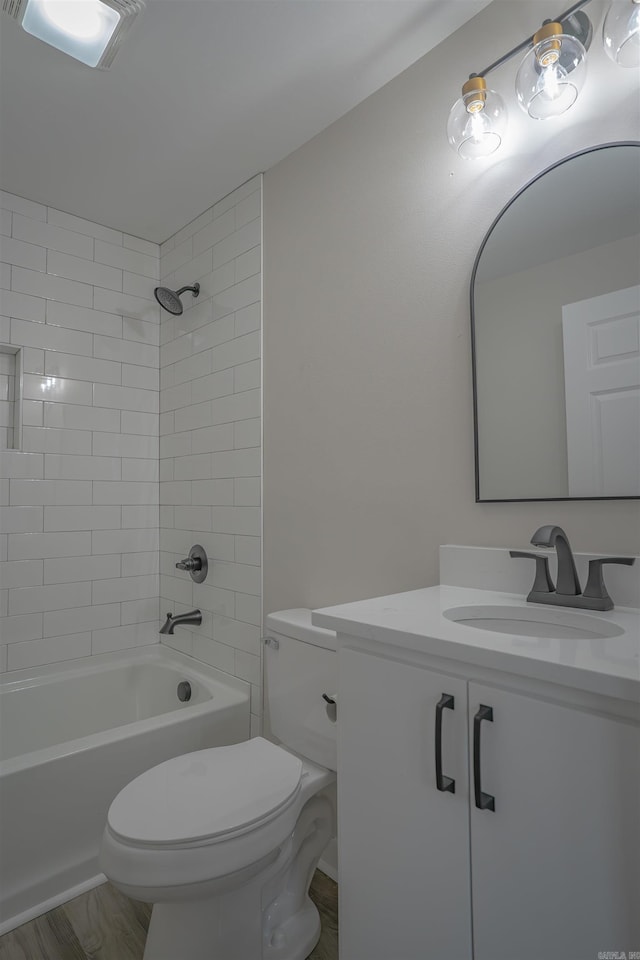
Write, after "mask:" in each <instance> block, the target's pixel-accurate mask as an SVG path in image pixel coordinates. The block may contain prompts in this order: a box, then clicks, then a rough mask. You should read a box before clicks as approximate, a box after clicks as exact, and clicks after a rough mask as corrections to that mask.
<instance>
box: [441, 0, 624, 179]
mask: <svg viewBox="0 0 640 960" xmlns="http://www.w3.org/2000/svg"><path fill="white" fill-rule="evenodd" d="M589 2H590V0H580V2H579V3H574V4H573V6H571V7H569V9H568V10H565V11H564V13H561V14H560V15H559V16H558V17H556V19H555V20H546V21H545V22H544V24H543V25H542V27H541V28H540V29H539V30H538V31H537V32H536V33H534V34H533V36H531V37H528V38H527V39H526V40H523V41H522V43H520V44H518V46H517V47H514V48H513V49H512V50H509V52H508V53H505V54H504V55H503V56H501V57H499V58H498V60H496V61H495V62H494V63H491V64H490V65H489V66H488V67H485V68H484V70H481V71H480V72H479V73H472V74H471V76H470V77H469V80H468V81H467V82H466V83H465V84H464V85H463V87H462V97H461V98H460V100H457V101H456V102H455V103H454V105H453V107H452V108H451V112H450V114H449V121H448V123H447V137H448V140H449V143H450V144H451V146H452V148H453V149H454V150H455V151H456V153H457V154H458V155H459V156H460V157H462V158H463V159H465V160H466V159H470V158H475V157H486V156H488V155H489V154H491V153H493V152H494V151H495V150H497V149H498V147H499V146H500V144H501V143H502V140H503V136H504V131H505V128H506V117H507V112H506V108H505V106H504V103H503V102H502V99H501V98H500V96H499V95H498V94H497V93H495V92H494V91H493V90H489V89H487V84H486V80H485V77H486V76H487V74H489V73H491V72H492V71H493V70H495V69H496V68H497V67H500V66H502V64H503V63H506V62H507V61H508V60H511V59H512V58H513V57H515V56H517V55H518V54H519V53H522V52H523V51H525V55H524V58H523V60H522V63H521V64H520V68H519V70H518V74H517V77H516V96H517V99H518V103H519V104H520V106H521V107H522V109H523V110H524V111H525V113H527V114H528V115H529V116H530V117H532V118H533V119H535V120H547V119H549V118H551V117H557V116H560V115H561V114H563V113H565V112H566V111H567V110H568V109H569V108H570V107H572V106H573V104H574V103H575V101H576V100H577V98H578V95H579V93H580V91H581V89H582V87H583V85H584V81H585V78H586V69H587V50H588V48H589V45H590V43H591V37H592V34H593V28H592V25H591V21H590V20H589V17H588V16H587V15H586V13H584V12H583V11H582V9H581V8H582V7H584V6H586V5H587V3H589ZM603 42H604V46H605V49H606V51H607V53H608V54H609V56H610V57H611V58H612V59H613V60H615V61H616V62H617V63H620V64H621V65H623V66H626V65H629V66H633V65H635V64H637V63H640V0H614V2H613V3H612V4H611V7H610V9H609V11H608V13H607V16H606V18H605V21H604V28H603Z"/></svg>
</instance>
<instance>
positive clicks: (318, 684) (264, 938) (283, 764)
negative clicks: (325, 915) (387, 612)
mask: <svg viewBox="0 0 640 960" xmlns="http://www.w3.org/2000/svg"><path fill="white" fill-rule="evenodd" d="M266 625H267V634H268V635H267V637H266V638H265V647H264V652H265V714H266V717H265V719H266V723H267V724H268V729H269V730H270V734H271V735H272V736H273V737H274V739H276V740H277V741H279V743H278V744H276V743H273V742H271V741H270V740H266V739H264V738H262V737H255V738H253V739H251V740H247V741H245V742H243V743H237V744H233V745H232V746H227V747H213V748H211V749H208V750H198V751H196V752H194V753H187V754H183V755H182V756H179V757H174V758H173V759H172V760H167V761H166V762H165V763H161V764H159V765H158V766H156V767H152V768H151V769H150V770H147V771H146V772H145V773H143V774H141V776H139V777H136V779H135V780H132V781H131V783H129V784H127V786H126V787H124V789H123V790H121V791H120V793H119V794H118V796H117V797H116V798H115V800H114V801H113V803H112V804H111V807H110V809H109V813H108V815H107V823H106V826H105V829H104V834H103V838H102V846H101V851H100V865H101V869H102V871H103V872H104V874H105V875H106V876H107V878H108V879H109V880H110V881H111V882H112V883H113V884H114V885H115V886H116V887H118V889H120V890H121V891H122V892H123V893H125V894H127V895H128V896H130V897H132V898H133V899H135V900H142V901H146V902H147V903H152V904H153V910H152V913H151V923H150V926H149V933H148V935H147V942H146V946H145V952H144V960H304V958H306V957H307V956H308V955H309V953H311V951H312V950H313V947H314V946H315V944H316V943H317V941H318V938H319V936H320V918H319V915H318V911H317V909H316V907H315V905H314V904H313V902H312V901H311V900H310V898H309V894H308V890H309V884H310V882H311V877H312V876H313V872H314V870H315V868H316V866H317V864H318V861H319V859H320V857H321V855H322V853H323V851H324V849H325V847H326V846H327V844H328V842H329V841H330V840H331V838H332V837H333V836H334V834H335V811H334V804H333V802H332V799H331V796H330V791H328V790H327V789H326V788H328V787H330V785H331V784H332V783H333V782H334V780H335V769H336V727H335V705H334V704H333V703H332V702H328V701H327V700H326V699H324V698H323V694H327V696H328V697H329V698H330V700H331V699H332V695H333V694H335V691H336V681H337V654H336V649H335V648H336V637H335V634H334V633H333V632H332V631H330V630H323V629H321V628H319V627H314V626H312V624H311V611H310V610H305V609H297V610H285V611H282V612H280V613H273V614H270V615H269V616H268V617H267V620H266Z"/></svg>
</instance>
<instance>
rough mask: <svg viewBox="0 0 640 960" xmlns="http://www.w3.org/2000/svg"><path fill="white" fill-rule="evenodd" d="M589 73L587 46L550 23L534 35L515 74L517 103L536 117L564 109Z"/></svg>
mask: <svg viewBox="0 0 640 960" xmlns="http://www.w3.org/2000/svg"><path fill="white" fill-rule="evenodd" d="M585 77H586V50H585V48H584V47H583V46H582V44H581V43H580V41H579V40H577V39H576V38H575V37H572V36H569V35H568V34H564V33H563V32H562V24H560V23H548V24H545V26H544V27H542V29H541V30H539V31H538V32H537V33H536V35H535V36H534V38H533V46H532V48H531V49H530V50H529V51H528V52H527V53H526V55H525V57H524V59H523V61H522V63H521V64H520V69H519V70H518V75H517V77H516V94H517V97H518V103H519V104H520V106H521V107H522V109H523V110H524V111H525V113H528V114H529V116H530V117H532V118H533V119H534V120H546V119H548V118H549V117H558V116H560V115H561V114H563V113H565V111H567V110H568V109H569V108H570V107H571V106H573V104H574V103H575V101H576V99H577V97H578V94H579V93H580V90H581V89H582V85H583V84H584V81H585Z"/></svg>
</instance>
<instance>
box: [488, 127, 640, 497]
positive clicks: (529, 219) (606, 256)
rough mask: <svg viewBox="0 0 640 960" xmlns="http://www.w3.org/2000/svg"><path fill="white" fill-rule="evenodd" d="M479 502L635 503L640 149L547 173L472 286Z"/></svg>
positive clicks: (493, 242) (506, 222)
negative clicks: (618, 500) (606, 500)
mask: <svg viewBox="0 0 640 960" xmlns="http://www.w3.org/2000/svg"><path fill="white" fill-rule="evenodd" d="M471 314H472V335H473V375H474V404H475V443H476V499H477V500H478V501H492V500H562V499H573V498H580V499H596V498H601V497H605V498H629V497H639V496H640V144H637V143H630V144H610V145H606V146H603V147H597V148H595V149H593V150H589V151H585V152H583V153H580V154H577V155H576V156H573V157H569V158H568V159H566V160H563V161H561V162H560V163H558V164H556V165H554V166H553V167H551V168H550V169H549V170H547V171H545V172H544V173H543V174H541V175H540V176H539V177H537V178H536V179H535V180H534V181H533V182H532V183H530V184H529V185H528V186H527V187H525V188H524V189H523V190H521V191H520V192H519V193H518V194H517V195H516V196H515V197H514V198H513V200H511V201H510V203H509V204H508V205H507V206H506V207H505V208H504V210H503V211H502V213H501V214H500V215H499V217H498V218H497V219H496V221H495V222H494V224H493V226H492V227H491V229H490V231H489V233H488V234H487V237H486V238H485V240H484V242H483V244H482V246H481V248H480V252H479V254H478V257H477V259H476V264H475V267H474V271H473V277H472V282H471Z"/></svg>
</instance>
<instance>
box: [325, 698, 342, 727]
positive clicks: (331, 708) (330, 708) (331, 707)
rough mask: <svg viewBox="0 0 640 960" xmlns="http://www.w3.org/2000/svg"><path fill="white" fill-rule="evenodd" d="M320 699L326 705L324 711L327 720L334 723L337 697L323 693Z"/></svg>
mask: <svg viewBox="0 0 640 960" xmlns="http://www.w3.org/2000/svg"><path fill="white" fill-rule="evenodd" d="M322 699H323V700H324V701H325V703H326V707H325V710H326V711H327V716H328V717H329V720H331V723H335V722H336V718H337V713H338V695H337V694H336V693H331V694H329V693H323V694H322Z"/></svg>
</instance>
